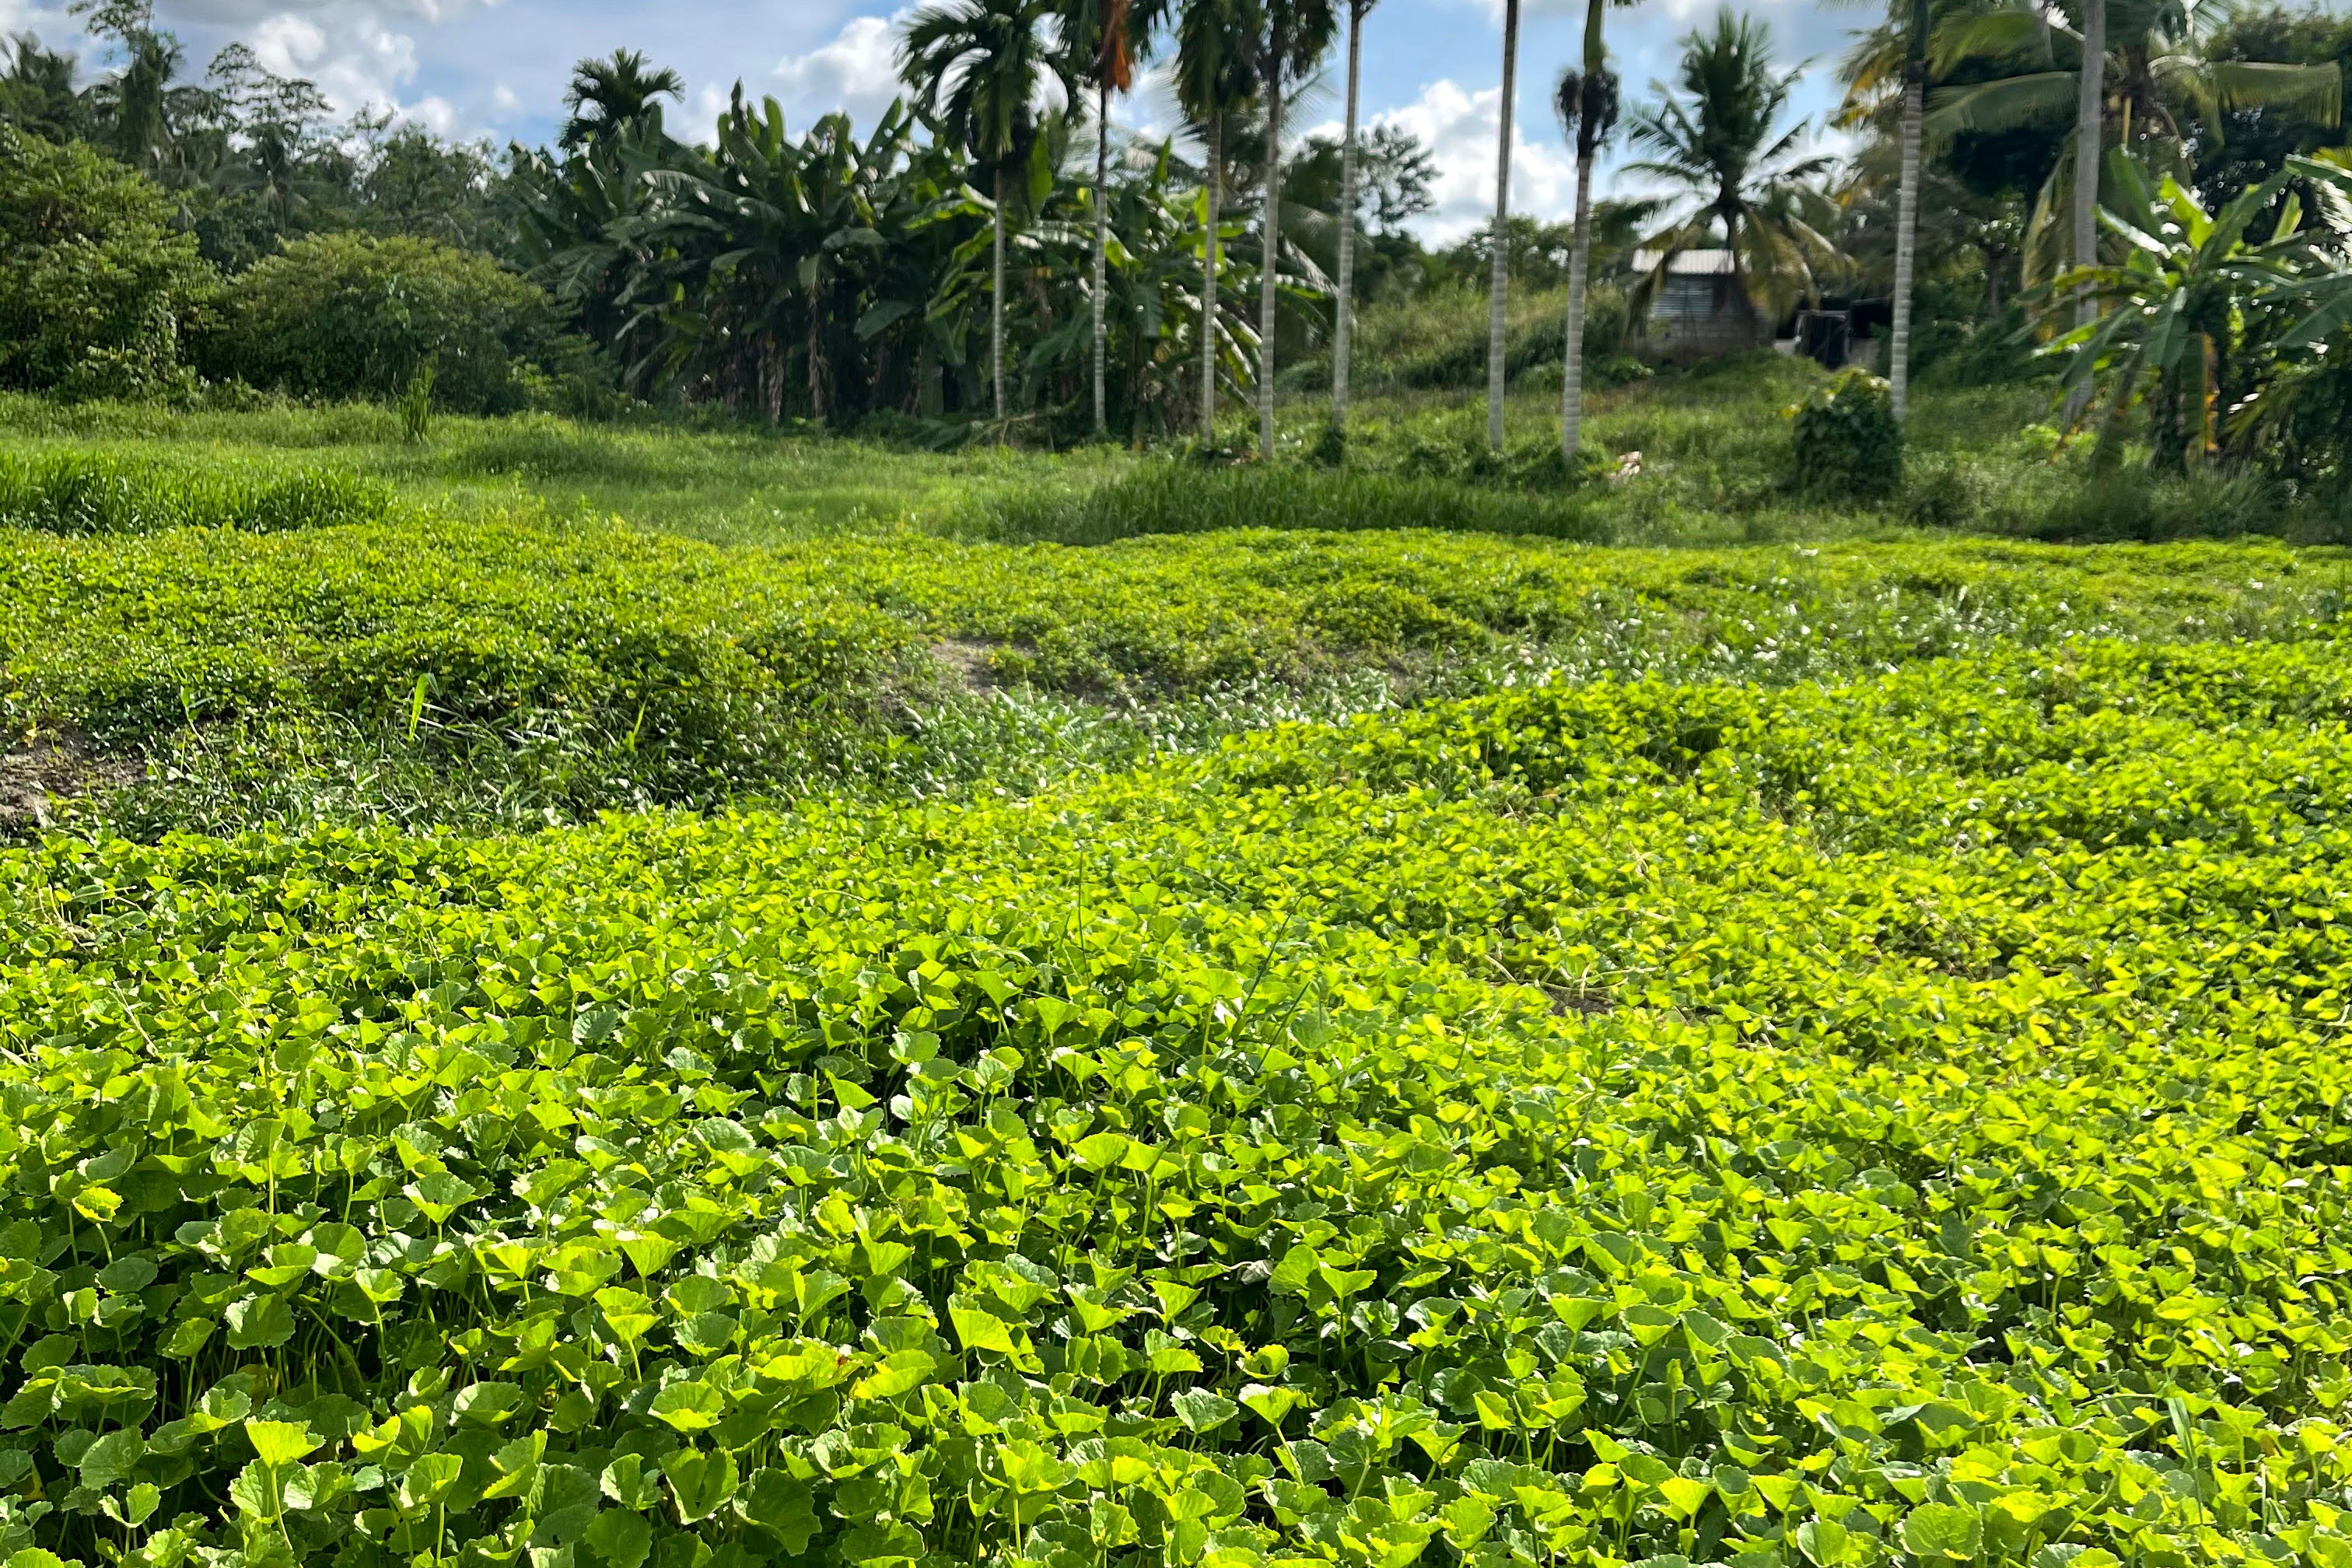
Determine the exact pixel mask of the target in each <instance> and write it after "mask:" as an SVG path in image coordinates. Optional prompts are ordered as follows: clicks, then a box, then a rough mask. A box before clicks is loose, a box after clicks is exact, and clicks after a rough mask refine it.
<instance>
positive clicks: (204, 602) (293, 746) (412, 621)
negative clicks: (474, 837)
mask: <svg viewBox="0 0 2352 1568" xmlns="http://www.w3.org/2000/svg"><path fill="white" fill-rule="evenodd" d="M155 471H156V472H163V471H165V470H155ZM191 493H194V492H191ZM228 521H232V522H233V521H236V520H234V519H230V520H228ZM0 542H5V549H0V730H5V732H6V733H8V734H10V735H12V736H22V735H28V734H29V735H33V736H36V737H37V736H39V735H40V734H43V733H58V732H66V731H71V732H75V733H78V734H79V735H81V736H84V737H87V739H88V740H89V742H90V743H91V744H92V745H93V746H94V747H95V748H96V749H97V750H98V751H99V752H101V753H104V754H106V755H109V756H111V757H114V758H117V759H120V760H121V763H123V765H126V766H129V767H131V768H132V769H133V770H134V771H140V770H143V773H144V774H145V778H144V782H143V783H142V785H141V786H140V787H139V789H138V790H137V791H135V792H134V793H135V794H136V795H138V796H139V801H138V803H137V804H136V805H129V804H125V803H122V802H115V803H112V805H113V809H114V810H115V812H116V820H117V821H118V823H119V825H121V826H126V827H131V826H137V828H138V830H139V831H142V832H150V833H152V832H155V831H161V830H163V829H164V828H168V827H170V826H208V827H218V828H233V827H235V826H239V825H240V824H242V823H245V822H252V821H264V820H283V819H288V818H292V817H299V816H304V815H320V814H327V815H337V814H340V815H349V814H351V813H352V812H353V811H357V812H360V813H362V814H368V813H375V812H384V813H389V814H390V815H393V816H398V817H400V818H403V819H409V820H414V819H421V818H437V819H440V820H451V819H453V818H456V817H460V816H488V817H490V818H492V819H496V820H506V821H510V822H520V821H528V820H541V819H544V817H545V816H547V815H548V814H549V813H553V814H555V815H556V816H580V815H582V814H584V813H589V812H593V811H594V810H597V809H600V808H604V807H606V806H614V805H623V806H626V805H646V804H656V803H687V804H695V805H709V804H715V803H718V802H721V801H724V800H726V799H729V798H731V797H740V796H742V795H799V794H807V793H824V792H825V791H828V790H832V789H836V788H842V787H866V786H868V785H874V784H881V785H885V786H890V787H911V788H914V789H917V790H919V791H923V792H930V791H935V790H936V789H938V788H940V787H946V786H950V785H955V784H961V783H964V782H968V781H969V780H971V779H972V778H975V777H981V776H993V777H997V778H1000V779H1004V778H1009V777H1012V776H1013V775H1016V774H1021V775H1024V776H1029V777H1045V776H1050V774H1051V773H1054V772H1055V771H1057V769H1058V768H1059V767H1061V766H1064V765H1072V764H1076V763H1102V764H1108V765H1126V764H1127V763H1132V762H1134V761H1136V760H1138V759H1139V757H1140V756H1141V755H1143V754H1146V753H1147V752H1149V751H1150V750H1151V749H1152V748H1153V747H1155V746H1159V745H1163V744H1175V745H1179V746H1197V745H1198V744H1200V743H1202V742H1205V741H1207V740H1211V739H1213V738H1214V736H1215V735H1217V734H1218V733H1222V732H1226V731H1233V730H1235V729H1247V728H1252V727H1255V726H1256V725H1258V724H1261V723H1264V722H1266V721H1270V720H1271V719H1273V718H1276V717H1283V716H1312V715H1315V714H1318V713H1319V714H1325V715H1336V714H1339V713H1344V712H1347V711H1350V710H1364V709H1367V708H1371V707H1379V706H1383V705H1386V704H1388V703H1390V702H1391V701H1393V700H1398V699H1400V698H1413V697H1423V696H1429V695H1443V694H1445V693H1447V692H1454V693H1462V692H1467V691H1472V690H1476V689H1484V688H1485V687H1486V686H1488V685H1491V684H1493V683H1494V682H1496V681H1497V680H1503V679H1520V678H1523V677H1524V675H1525V674H1526V673H1527V672H1528V671H1529V670H1531V669H1536V668H1560V669H1567V670H1570V671H1577V672H1586V673H1595V672H1615V673H1643V672H1650V671H1669V672H1676V673H1682V674H1699V673H1713V674H1716V675H1718V676H1728V677H1733V678H1738V679H1759V680H1765V681H1785V680H1790V679H1810V678H1815V677H1819V676H1822V675H1832V676H1834V675H1838V674H1843V673H1850V672H1853V671H1856V670H1863V669H1869V668H1879V667H1883V666H1886V665H1892V664H1900V663H1904V662H1907V661H1910V660H1914V659H1918V658H1931V657H1936V656H1937V655H1941V654H1947V653H1951V652H1956V651H1960V650H1965V649H1969V648H1973V647H1984V646H1988V645H1989V644H1991V643H1994V642H2003V641H2007V642H2022V643H2026V644H2033V645H2041V644H2047V643H2052V642H2056V641H2060V640H2063V639H2065V638H2070V637H2084V636H2095V635H2121V636H2128V637H2144V638H2155V639H2159V640H2161V639H2170V638H2177V637H2190V638H2197V637H2212V636H2217V635H2231V634H2235V635H2262V636H2287V635H2294V631H2295V628H2296V627H2297V626H2303V625H2305V624H2307V623H2310V622H2312V621H2313V620H2315V618H2326V617H2329V616H2333V615H2334V614H2336V609H2337V604H2336V601H2337V598H2338V596H2339V589H2340V587H2341V572H2340V569H2339V568H2336V567H2334V566H2332V565H2330V564H2328V563H2321V562H2315V561H2313V560H2312V559H2310V558H2306V557H2304V556H2300V555H2298V554H2296V553H2294V552H2290V551H2287V550H2285V549H2283V548H2278V547H2263V548H2259V549H2225V548H2222V547H2219V546H2213V545H2184V546H2178V547H2172V548H2170V549H2168V550H2166V551H2161V552H2127V551H2119V550H2106V551H2084V552H2063V551H2057V550H2053V549H2049V548H2046V547H2038V546H2023V545H2014V544H2001V543H1990V542H1966V541H1944V542H1900V543H1884V544H1843V545H1839V544H1832V545H1828V546H1823V547H1820V548H1814V547H1790V548H1786V549H1780V550H1771V551H1746V552H1677V551H1648V552H1642V551H1594V550H1590V549H1583V548H1579V547H1576V546H1573V545H1568V544H1558V543H1550V542H1539V541H1530V540H1516V541H1513V540H1503V539H1490V538H1483V537H1479V536H1476V535H1465V534H1446V533H1434V532H1395V531H1364V532H1359V533H1354V534H1322V533H1313V532H1307V533H1283V532H1278V531H1254V532H1226V533H1221V534H1217V535H1213V536H1197V537H1172V536H1171V537H1145V538H1137V539H1133V540H1129V541H1124V542H1117V543H1114V544H1110V545H1107V546H1103V547H1100V548H1093V549H1074V548H1069V547H1065V546H1060V545H1052V544H1026V545H1013V544H997V543H987V542H956V541H946V540H941V539H939V538H936V537H932V536H927V535H922V534H919V533H915V532H911V531H898V532H897V533H895V534H879V535H869V536H835V537H829V538H826V539H824V540H817V541H810V542H804V543H802V544H800V545H796V546H792V547H780V548H777V549H774V550H755V549H740V548H739V549H736V550H731V551H730V550H721V549H716V548H712V547H710V546H707V545H702V544H698V543H695V542H686V541H679V540H674V539H665V538H658V537H654V536H649V535H646V534H643V533H639V532H636V531H632V530H629V529H625V528H620V527H615V526H614V525H612V524H610V523H594V524H588V523H583V524H576V525H562V524H550V523H544V522H536V523H534V522H491V521H480V520H475V519H466V518H449V517H436V516H435V515H433V514H430V513H426V514H413V513H410V512H408V511H406V510H403V511H402V513H401V515H399V516H397V517H394V518H393V519H391V520H390V521H383V522H377V523H369V524H366V525H361V526H333V527H318V528H310V529H303V530H299V531H287V532H278V533H262V532H251V531H239V530H237V529H235V528H232V529H231V530H230V531H225V532H224V531H214V530H206V529H184V530H176V531H166V532H161V533H156V534H152V535H144V536H140V537H131V538H124V537H114V536H105V537H61V536H59V535H58V534H55V533H50V532H46V531H29V532H26V531H7V530H5V529H0ZM1302 701H1303V702H1304V703H1305V706H1304V707H1303V708H1302V707H1301V706H1300V705H1299V704H1300V703H1301V702H1302ZM1074 704H1075V705H1074ZM1171 704H1173V706H1172V707H1171ZM1106 705H1108V708H1107V707H1106ZM1056 759H1059V761H1058V762H1057V761H1056Z"/></svg>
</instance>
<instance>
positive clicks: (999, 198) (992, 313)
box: [988, 163, 1005, 425]
mask: <svg viewBox="0 0 2352 1568" xmlns="http://www.w3.org/2000/svg"><path fill="white" fill-rule="evenodd" d="M1004 187H1005V178H1004V165H1003V163H998V164H997V166H996V226H995V234H994V236H993V243H994V250H993V254H992V256H991V257H990V258H989V289H988V376H989V380H990V381H991V383H992V384H993V385H994V387H995V391H996V422H997V423H998V424H999V425H1002V424H1003V423H1004Z"/></svg>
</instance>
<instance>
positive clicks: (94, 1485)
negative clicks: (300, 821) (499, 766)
mask: <svg viewBox="0 0 2352 1568" xmlns="http://www.w3.org/2000/svg"><path fill="white" fill-rule="evenodd" d="M2344 671H2345V664H2344V660H2343V658H2342V655H2341V649H2340V646H2339V645H2338V644H2337V643H2336V641H2335V640H2334V639H2333V638H2332V637H2314V638H2310V639H2307V640H2305V641H2303V642H2299V643H2295V644H2291V645H2264V644H2237V645H2225V644H2220V643H2207V644H2195V645H2179V646H2173V647H2147V646H2135V645H2131V644H2126V643H2121V642H2116V641H2112V640H2100V641H2086V642H2083V643H2079V644H2076V645H2074V646H2072V647H2067V648H2063V649H2057V650H2032V649H2025V648H2020V647H1994V648H1990V649H1988V650H1984V651H1982V652H1980V653H1979V654H1977V655H1976V656H1975V657H1972V658H1962V659H1936V660H1927V661H1922V662H1917V663H1914V664H1912V665H1909V666H1907V667H1906V668H1902V669H1899V670H1896V671H1894V672H1892V673H1888V674H1884V675H1880V676H1875V677H1870V678H1864V679H1858V680H1855V681H1852V682H1849V683H1845V684H1840V685H1828V686H1822V685H1813V684H1805V683H1801V684H1798V685H1794V686H1790V687H1785V688H1780V689H1767V688H1763V687H1759V686H1755V685H1742V684H1732V683H1726V682H1721V681H1700V682H1695V683H1693V682H1680V681H1675V680H1670V679H1647V680H1639V681H1633V682H1623V681H1614V680H1601V681H1597V682H1591V683H1584V684H1575V685H1570V684H1547V685H1542V686H1538V687H1536V688H1533V689H1523V690H1516V691H1510V692H1504V693H1498V694H1496V695H1494V696H1490V697H1486V698H1481V699H1475V700H1465V701H1460V702H1451V703H1442V704H1437V705H1434V706H1432V707H1429V708H1427V709H1424V710H1420V711H1418V712H1416V713H1414V714H1412V715H1408V716H1403V717H1396V716H1387V717H1382V718H1378V719H1371V720H1366V721H1357V722H1355V723H1352V724H1347V725H1341V726H1338V727H1332V726H1295V727H1290V728H1286V729H1282V730H1278V731H1272V732H1268V733H1264V734H1260V735H1257V736H1254V737H1248V738H1244V739H1239V740H1236V741H1234V742H1232V743H1230V744H1229V745H1227V746H1225V747H1223V748H1221V749H1219V750H1218V751H1217V752H1214V753H1213V754H1212V755H1209V756H1206V757H1202V758H1194V759H1182V760H1173V761H1170V762H1166V763H1159V764H1155V765H1152V766H1149V767H1145V768H1142V769H1139V770H1135V771H1131V772H1128V773H1120V774H1116V775H1112V776H1108V777H1103V778H1099V779H1095V780H1091V781H1080V782H1075V783H1072V784H1068V785H1066V786H1064V787H1062V788H1059V789H1055V790H1049V791H1046V792H1044V793H1041V794H1039V795H1035V796H1033V797H1031V798H1028V799H1025V800H1006V799H991V798H985V797H982V798H974V799H970V800H966V801H963V802H961V803H942V802H933V803H929V804H923V805H880V804H865V805H860V804H856V803H853V802H844V803H839V804H835V805H823V806H812V807H810V808H809V809H806V810H804V811H801V812H797V813H793V814H784V815H757V814H755V815H747V816H719V817H701V816H683V815H675V816H662V815H655V816H615V817H612V818H608V819H606V820H604V822H601V823H599V824H596V825H593V826H585V827H581V828H574V829H562V830H557V831H551V832H547V833H541V834H537V835H530V836H523V837H479V836H470V835H460V834H452V835H436V834H403V833H396V832H393V831H390V830H388V829H382V828H376V829H367V830H355V829H348V828H346V829H337V830H323V831H320V832H316V833H313V834H310V835H304V836H295V837H284V836H275V835H255V836H248V837H244V838H241V839H238V840H236V841H217V840H208V839H203V838H196V837H180V838H176V839H173V840H171V841H169V842H166V843H164V844H163V845H160V846H152V847H142V846H139V845H134V844H131V843H128V842H123V841H120V840H112V839H108V838H104V837H95V838H93V837H62V836H61V837H51V838H49V839H47V840H45V841H43V842H42V843H41V844H39V845H37V846H36V847H28V848H21V849H17V850H14V851H9V852H7V853H5V855H0V939H5V940H0V954H5V958H0V1045H5V1056H0V1063H5V1065H0V1090H4V1091H5V1096H6V1103H7V1104H8V1107H9V1110H10V1116H9V1119H8V1125H7V1135H6V1151H5V1156H0V1158H5V1162H6V1165H7V1173H8V1175H9V1178H10V1179H9V1180H8V1182H7V1183H6V1184H5V1196H4V1197H0V1215H5V1226H0V1249H5V1254H6V1261H5V1265H0V1289H5V1293H6V1294H5V1305H0V1321H5V1324H6V1326H7V1329H8V1331H9V1335H10V1337H9V1340H8V1343H9V1355H10V1366H9V1370H8V1373H7V1374H6V1382H5V1394H6V1398H5V1405H0V1427H5V1436H0V1456H5V1457H0V1467H5V1476H6V1477H7V1478H8V1479H9V1481H10V1483H11V1489H10V1491H9V1492H8V1493H7V1495H6V1496H5V1498H0V1529H5V1531H7V1532H8V1544H10V1545H11V1546H26V1545H30V1544H32V1543H35V1542H37V1543H38V1544H39V1545H40V1546H42V1547H44V1548H47V1549H48V1550H53V1551H56V1552H59V1553H61V1554H64V1555H67V1556H72V1557H81V1558H85V1559H90V1560H97V1559H104V1558H114V1557H119V1556H123V1555H125V1554H127V1555H128V1557H129V1560H130V1561H132V1562H135V1563H140V1564H142V1565H146V1564H156V1565H162V1564H167V1563H181V1562H189V1561H194V1560H195V1555H194V1554H195V1553H197V1552H217V1553H226V1555H220V1556H214V1557H209V1558H207V1559H206V1560H207V1561H211V1562H218V1563H271V1562H288V1561H318V1562H325V1561H341V1562H350V1563H373V1562H389V1561H394V1560H399V1561H409V1562H413V1561H415V1560H416V1559H417V1558H418V1557H420V1556H422V1557H424V1558H425V1559H427V1560H431V1561H450V1560H456V1561H462V1562H467V1563H507V1562H514V1561H519V1560H520V1558H521V1557H522V1556H523V1555H524V1554H525V1553H535V1554H536V1555H534V1556H533V1557H532V1561H533V1562H534V1563H572V1564H574V1565H587V1568H607V1565H609V1568H635V1565H636V1564H639V1563H645V1562H648V1561H650V1562H654V1563H661V1564H680V1565H683V1564H689V1563H705V1562H710V1563H727V1564H738V1563H744V1564H748V1563H761V1562H768V1561H798V1562H821V1563H938V1564H945V1563H982V1562H995V1563H1008V1564H1010V1563H1038V1564H1050V1565H1054V1568H1080V1565H1091V1568H1100V1565H1102V1564H1105V1563H1112V1564H1121V1565H1128V1564H1133V1565H1140V1564H1144V1563H1151V1564H1177V1565H1184V1568H1191V1565H1195V1564H1214V1565H1216V1568H1254V1565H1255V1564H1259V1563H1283V1564H1290V1563H1297V1564H1302V1565H1303V1564H1307V1563H1340V1564H1348V1565H1349V1568H1357V1565H1365V1564H1373V1563H1380V1564H1387V1565H1391V1568H1401V1565H1402V1564H1406V1563H1414V1562H1427V1563H1451V1562H1456V1561H1459V1562H1465V1563H1477V1564H1482V1565H1485V1564H1491V1565H1494V1568H1502V1565H1504V1564H1507V1563H1526V1564H1529V1565H1541V1568H1549V1565H1550V1564H1553V1563H1569V1562H1574V1563H1594V1564H1605V1563H1628V1562H1650V1563H1659V1564H1662V1565H1663V1564H1677V1563H1685V1562H1687V1563H1711V1562H1712V1563H1736V1564H1740V1565H1742V1568H1765V1565H1768V1564H1787V1565H1790V1568H1795V1565H1797V1564H1800V1563H1812V1564H1816V1565H1819V1568H1831V1565H1835V1564H1856V1565H1860V1564H1868V1563H1902V1564H1918V1565H1921V1568H1929V1565H1932V1568H1948V1565H1952V1564H1958V1563H2037V1564H2041V1565H2043V1568H2058V1565H2072V1568H2097V1565H2099V1564H2103V1563H2110V1562H2111V1561H2116V1560H2120V1561H2122V1562H2127V1563H2149V1564H2166V1565H2172V1564H2186V1563H2213V1562H2239V1561H2244V1562H2261V1563H2315V1564H2327V1563H2340V1562H2342V1561H2343V1560H2344V1554H2345V1553H2346V1552H2347V1550H2352V1546H2347V1541H2346V1539H2345V1537H2344V1535H2343V1534H2342V1533H2341V1531H2340V1530H2339V1528H2338V1522H2339V1512H2338V1510H2340V1509H2341V1508H2342V1507H2343V1506H2344V1505H2345V1504H2346V1502H2347V1496H2346V1484H2347V1457H2346V1448H2345V1446H2344V1445H2345V1441H2346V1434H2345V1429H2344V1426H2343V1407H2344V1405H2345V1403H2346V1401H2347V1397H2352V1377H2347V1374H2346V1371H2345V1353H2346V1351H2347V1344H2352V1319H2347V1314H2346V1303H2345V1300H2344V1287H2343V1278H2344V1275H2345V1273H2346V1270H2347V1268H2352V1230H2347V1208H2346V1195H2347V1194H2346V1184H2345V1176H2344V1168H2345V1165H2346V1163H2347V1153H2352V1130H2347V1126H2346V1123H2345V1121H2344V1118H2343V1114H2342V1111H2343V1096H2344V1090H2345V1081H2344V1074H2343V1070H2342V1067H2341V1054H2340V1044H2339V1040H2340V1032H2341V1029H2342V1026H2343V1024H2344V1020H2345V1017H2346V1007H2347V1002H2346V991H2345V985H2346V981H2345V976H2346V974H2347V967H2352V960H2348V959H2347V949H2346V942H2347V936H2346V929H2345V927H2344V926H2343V924H2342V923H2341V915H2340V911H2341V910H2342V909H2343V907H2344V905H2345V897H2344V894H2345V889H2344V886H2343V880H2344V873H2343V867H2344V864H2345V858H2346V851H2347V842H2346V830H2345V828H2344V827H2343V826H2342V819H2343V813H2344V808H2345V806H2346V805H2347V787H2352V772H2347V755H2352V753H2347V749H2346V746H2345V742H2344V725H2345V720H2346V716H2347V705H2352V685H2348V684H2347V676H2346V675H2345V673H2344Z"/></svg>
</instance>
